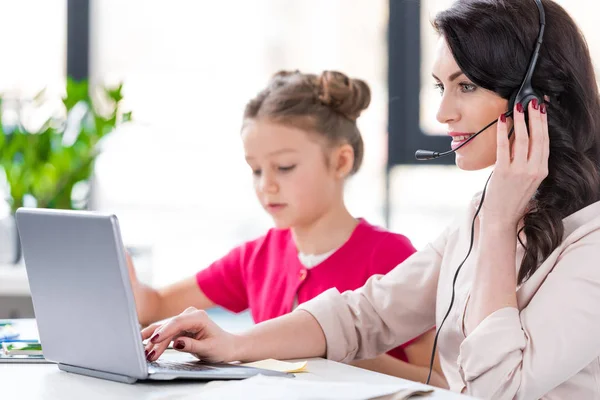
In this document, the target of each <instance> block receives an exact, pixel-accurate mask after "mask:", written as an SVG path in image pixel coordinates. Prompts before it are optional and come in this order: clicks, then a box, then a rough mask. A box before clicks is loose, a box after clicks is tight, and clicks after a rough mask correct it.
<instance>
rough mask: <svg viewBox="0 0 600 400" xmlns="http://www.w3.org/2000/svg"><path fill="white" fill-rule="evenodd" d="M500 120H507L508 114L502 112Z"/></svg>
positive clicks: (503, 121)
mask: <svg viewBox="0 0 600 400" xmlns="http://www.w3.org/2000/svg"><path fill="white" fill-rule="evenodd" d="M500 122H502V123H505V122H506V114H504V113H502V114H500Z"/></svg>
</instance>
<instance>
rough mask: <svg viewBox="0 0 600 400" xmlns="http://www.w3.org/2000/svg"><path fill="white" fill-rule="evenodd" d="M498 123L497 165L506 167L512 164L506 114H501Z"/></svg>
mask: <svg viewBox="0 0 600 400" xmlns="http://www.w3.org/2000/svg"><path fill="white" fill-rule="evenodd" d="M497 124H498V127H497V138H496V142H497V143H496V167H499V168H503V169H504V168H507V167H508V166H509V165H510V142H509V140H508V125H507V123H506V115H505V114H502V115H500V118H498V123H497Z"/></svg>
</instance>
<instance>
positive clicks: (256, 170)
mask: <svg viewBox="0 0 600 400" xmlns="http://www.w3.org/2000/svg"><path fill="white" fill-rule="evenodd" d="M260 174H261V170H260V169H253V170H252V175H254V176H260Z"/></svg>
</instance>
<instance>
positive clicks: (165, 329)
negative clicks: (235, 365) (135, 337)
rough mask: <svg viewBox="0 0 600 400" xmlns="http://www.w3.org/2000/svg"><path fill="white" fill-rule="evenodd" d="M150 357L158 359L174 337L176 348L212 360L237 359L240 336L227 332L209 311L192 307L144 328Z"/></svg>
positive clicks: (150, 359)
mask: <svg viewBox="0 0 600 400" xmlns="http://www.w3.org/2000/svg"><path fill="white" fill-rule="evenodd" d="M148 338H149V339H150V340H149V341H148V344H147V345H146V354H147V356H146V357H147V359H148V361H155V360H156V359H158V358H159V357H160V356H161V354H162V353H163V352H164V351H165V350H166V349H167V347H168V345H169V343H171V341H173V348H174V349H176V350H178V351H182V352H186V353H191V354H193V355H194V356H196V357H197V358H199V359H202V360H206V361H210V362H230V361H236V346H238V342H239V340H240V337H239V336H237V335H233V334H231V333H229V332H225V331H224V330H223V329H221V328H220V327H219V326H218V325H217V324H215V323H214V322H213V321H211V319H210V318H209V317H208V315H207V314H206V312H205V311H203V310H198V309H196V308H194V307H190V308H188V309H187V310H185V311H184V312H183V313H181V314H179V315H178V316H176V317H174V318H172V319H171V320H169V321H168V322H166V323H165V324H163V325H158V324H154V325H151V326H149V327H147V328H145V329H143V330H142V339H143V340H146V339H148Z"/></svg>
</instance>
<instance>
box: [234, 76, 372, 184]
mask: <svg viewBox="0 0 600 400" xmlns="http://www.w3.org/2000/svg"><path fill="white" fill-rule="evenodd" d="M370 102H371V90H370V89H369V86H368V85H367V84H366V83H365V82H364V81H362V80H360V79H350V78H348V77H347V76H346V75H344V74H343V73H341V72H337V71H324V72H323V73H322V74H321V75H320V76H317V75H314V74H303V73H301V72H300V71H280V72H278V73H276V74H275V75H273V77H272V78H271V81H270V82H269V84H268V85H267V87H266V88H265V89H264V90H263V91H261V92H260V93H259V94H258V95H257V96H256V97H255V98H254V99H252V100H250V101H249V102H248V104H247V105H246V109H245V111H244V120H247V119H263V118H264V119H267V120H270V121H273V122H276V123H281V124H284V125H288V126H293V127H295V128H299V129H303V130H306V131H311V132H316V133H317V134H319V135H322V136H323V137H324V138H325V139H326V140H327V141H328V143H329V144H332V145H337V144H342V143H348V144H349V145H351V146H352V149H353V150H354V164H353V167H352V171H351V174H354V173H356V172H357V171H358V169H359V168H360V165H361V163H362V159H363V153H364V145H363V140H362V137H361V134H360V131H359V129H358V126H357V125H356V120H357V118H358V117H359V116H360V114H361V112H362V111H363V110H365V109H366V108H367V107H368V106H369V103H370Z"/></svg>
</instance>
